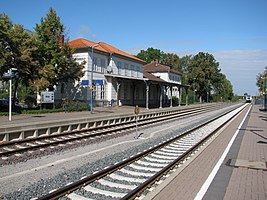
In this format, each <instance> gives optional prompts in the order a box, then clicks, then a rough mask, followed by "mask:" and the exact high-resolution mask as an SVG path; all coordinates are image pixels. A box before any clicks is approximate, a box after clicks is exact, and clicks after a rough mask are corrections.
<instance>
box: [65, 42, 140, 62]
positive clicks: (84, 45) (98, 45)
mask: <svg viewBox="0 0 267 200" xmlns="http://www.w3.org/2000/svg"><path fill="white" fill-rule="evenodd" d="M69 46H70V48H75V49H79V48H87V47H92V46H95V47H94V49H97V50H99V51H103V52H107V53H115V54H118V55H121V56H124V57H127V58H131V59H134V60H138V61H140V62H143V63H144V62H145V61H143V60H141V59H139V58H137V57H135V56H132V55H130V54H128V53H126V52H124V51H121V50H119V49H117V48H115V47H113V46H111V45H109V44H107V43H104V42H98V43H95V42H91V41H89V40H86V39H83V38H78V39H75V40H71V41H69Z"/></svg>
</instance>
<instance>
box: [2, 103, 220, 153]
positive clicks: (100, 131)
mask: <svg viewBox="0 0 267 200" xmlns="http://www.w3.org/2000/svg"><path fill="white" fill-rule="evenodd" d="M214 108H215V109H216V108H217V106H209V107H199V108H197V109H194V110H193V109H186V110H181V111H180V112H178V113H174V114H171V115H163V116H159V117H157V118H152V119H151V118H144V119H140V120H139V124H138V126H139V127H143V126H147V125H148V126H149V125H152V124H155V123H159V122H161V121H165V120H168V121H169V120H173V119H177V118H180V117H181V118H182V117H189V116H192V115H196V114H199V113H202V112H207V111H210V110H213V109H214ZM135 126H136V123H135V122H123V123H121V124H119V125H118V124H110V125H108V126H105V127H101V128H98V127H96V128H91V129H89V130H78V131H72V132H71V133H64V134H63V133H62V134H60V135H59V134H55V135H49V136H46V137H40V138H30V139H26V140H21V141H15V142H12V143H7V144H2V145H0V148H5V147H10V146H12V145H18V144H20V145H23V144H24V145H25V143H29V142H34V141H40V142H42V141H44V140H47V139H56V138H60V137H63V136H68V135H75V134H79V133H86V132H89V131H95V132H96V133H88V134H84V135H78V136H75V137H72V138H65V139H63V140H61V141H57V140H55V141H49V142H47V141H44V142H45V144H36V145H35V146H29V145H26V146H25V148H15V149H13V150H9V151H3V152H0V156H5V155H10V154H12V153H19V152H25V151H27V150H32V149H37V148H41V147H46V146H51V145H57V144H62V143H67V142H71V141H75V140H80V139H84V138H89V137H96V136H104V135H107V134H110V133H115V132H118V131H121V130H123V131H125V130H127V129H131V128H135ZM107 129H108V130H107Z"/></svg>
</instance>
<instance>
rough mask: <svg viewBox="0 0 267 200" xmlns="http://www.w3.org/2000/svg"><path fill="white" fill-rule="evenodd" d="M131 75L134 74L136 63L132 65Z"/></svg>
mask: <svg viewBox="0 0 267 200" xmlns="http://www.w3.org/2000/svg"><path fill="white" fill-rule="evenodd" d="M131 76H134V65H131Z"/></svg>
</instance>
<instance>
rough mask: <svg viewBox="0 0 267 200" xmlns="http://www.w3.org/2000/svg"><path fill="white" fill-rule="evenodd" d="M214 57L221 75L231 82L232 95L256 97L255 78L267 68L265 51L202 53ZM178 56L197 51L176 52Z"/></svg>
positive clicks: (242, 50)
mask: <svg viewBox="0 0 267 200" xmlns="http://www.w3.org/2000/svg"><path fill="white" fill-rule="evenodd" d="M203 52H208V53H210V54H212V55H213V56H214V58H215V59H216V61H218V62H219V63H220V66H219V67H220V68H221V70H222V73H224V74H225V75H226V76H227V79H228V80H230V81H231V83H232V85H233V89H234V93H236V94H238V95H243V94H244V93H249V94H251V95H257V94H258V89H257V86H256V76H257V75H258V74H259V73H261V72H263V69H264V67H265V66H267V50H260V49H240V50H224V51H203ZM176 53H177V54H178V55H179V56H184V55H196V54H197V53H198V51H192V52H190V51H187V52H185V51H181V52H179V51H178V52H176Z"/></svg>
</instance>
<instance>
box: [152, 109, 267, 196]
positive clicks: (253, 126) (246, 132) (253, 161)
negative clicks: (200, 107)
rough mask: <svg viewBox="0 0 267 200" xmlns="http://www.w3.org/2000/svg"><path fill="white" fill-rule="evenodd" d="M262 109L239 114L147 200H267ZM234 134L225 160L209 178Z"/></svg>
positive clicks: (266, 116)
mask: <svg viewBox="0 0 267 200" xmlns="http://www.w3.org/2000/svg"><path fill="white" fill-rule="evenodd" d="M260 108H261V107H260V106H258V105H253V106H252V107H251V109H250V111H249V109H247V110H246V111H244V112H243V113H242V114H240V116H238V117H237V118H236V119H235V121H234V122H233V123H232V124H231V125H229V126H228V127H227V128H225V130H223V131H222V132H221V133H220V135H218V136H217V137H216V139H214V140H213V141H212V142H211V143H210V144H209V145H208V146H207V147H206V148H205V149H204V150H203V151H202V152H201V153H199V155H198V156H197V157H196V158H194V159H193V160H192V161H191V162H190V164H188V165H187V166H186V167H184V169H181V170H180V172H178V173H177V175H175V176H174V177H173V178H170V181H169V182H168V183H165V185H164V184H163V185H162V186H161V187H158V188H157V189H155V190H154V191H152V192H151V195H150V196H148V198H147V199H153V200H161V199H168V200H177V199H179V200H180V199H186V200H190V199H205V200H218V199H225V200H232V199H235V200H239V199H240V200H241V199H259V200H266V199H267V169H266V161H267V112H263V111H260ZM246 114H247V117H246V118H245V116H246ZM243 119H244V121H243V125H242V126H240V124H241V122H242V120H243ZM239 126H240V127H239ZM235 133H236V137H235V139H234V140H233V143H232V145H231V146H230V145H229V146H230V149H229V151H228V152H227V154H225V155H226V157H225V158H224V159H222V161H223V162H222V163H221V165H218V166H219V167H218V170H217V171H216V173H215V174H214V177H213V178H212V179H210V178H211V177H212V176H211V175H212V173H213V172H214V168H216V164H217V163H218V161H219V160H220V158H221V157H222V155H223V153H224V152H225V149H226V148H227V146H228V144H229V143H230V141H231V139H232V138H233V136H234V135H235ZM209 181H210V184H208V185H205V184H207V182H209ZM166 182H167V181H166ZM205 187H206V189H205ZM203 188H204V189H203ZM200 193H202V194H200Z"/></svg>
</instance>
